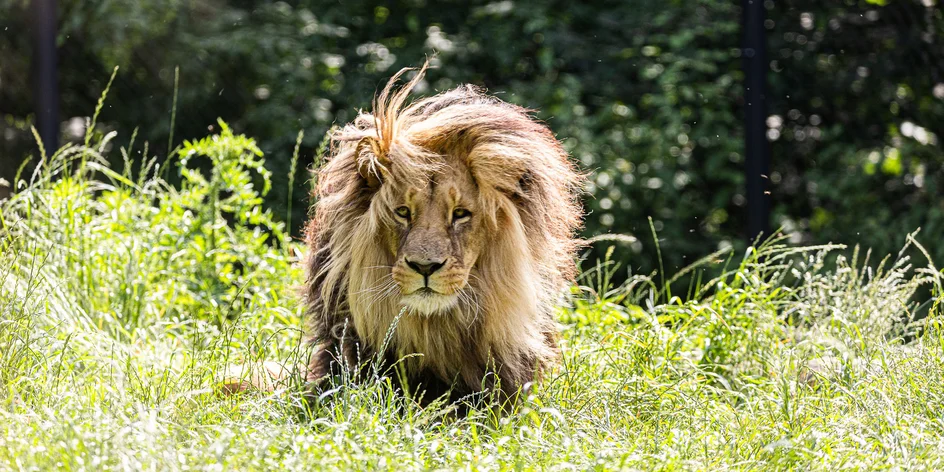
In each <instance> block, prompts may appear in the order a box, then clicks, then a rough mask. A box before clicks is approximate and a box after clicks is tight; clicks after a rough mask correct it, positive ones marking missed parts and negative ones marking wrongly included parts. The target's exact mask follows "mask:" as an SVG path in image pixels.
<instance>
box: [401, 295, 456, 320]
mask: <svg viewBox="0 0 944 472" xmlns="http://www.w3.org/2000/svg"><path fill="white" fill-rule="evenodd" d="M400 303H402V304H403V305H404V306H406V307H407V308H408V309H410V310H411V311H413V312H415V313H419V314H423V315H435V314H439V313H445V312H448V311H449V310H451V309H453V308H454V307H455V306H456V305H457V304H458V303H459V297H458V296H457V295H455V294H452V295H444V294H441V293H438V292H434V291H432V290H429V289H420V290H417V291H415V292H413V293H411V294H409V295H404V296H403V297H402V298H400Z"/></svg>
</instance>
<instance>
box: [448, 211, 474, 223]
mask: <svg viewBox="0 0 944 472" xmlns="http://www.w3.org/2000/svg"><path fill="white" fill-rule="evenodd" d="M470 216H472V212H470V211H469V210H466V209H465V208H456V209H455V210H452V221H459V220H464V219H466V218H468V217H470Z"/></svg>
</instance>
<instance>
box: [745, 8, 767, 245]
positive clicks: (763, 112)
mask: <svg viewBox="0 0 944 472" xmlns="http://www.w3.org/2000/svg"><path fill="white" fill-rule="evenodd" d="M742 8H743V12H742V15H743V16H742V20H743V24H742V28H743V33H744V37H743V54H742V56H743V57H744V100H745V109H744V110H745V112H744V162H745V166H744V170H745V181H746V183H747V195H746V197H747V238H748V240H749V242H753V241H754V239H755V238H757V236H758V235H760V234H763V235H764V236H765V237H766V236H769V235H770V229H769V224H770V196H769V192H768V191H767V181H768V178H767V176H768V175H769V174H770V153H769V149H768V146H767V135H766V134H767V124H766V123H767V96H766V94H767V67H768V66H767V43H766V39H767V38H766V36H765V32H764V15H765V12H764V1H763V0H742Z"/></svg>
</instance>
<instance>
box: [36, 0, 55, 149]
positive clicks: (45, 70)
mask: <svg viewBox="0 0 944 472" xmlns="http://www.w3.org/2000/svg"><path fill="white" fill-rule="evenodd" d="M33 20H34V27H33V98H34V106H35V111H36V128H37V130H38V131H39V136H40V139H42V141H43V146H44V147H45V148H46V153H47V154H52V153H54V152H56V150H57V149H58V148H59V84H58V80H57V73H56V62H57V60H56V59H57V57H56V56H57V51H56V21H57V20H56V0H33Z"/></svg>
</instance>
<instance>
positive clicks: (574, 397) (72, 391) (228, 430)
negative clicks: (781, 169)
mask: <svg viewBox="0 0 944 472" xmlns="http://www.w3.org/2000/svg"><path fill="white" fill-rule="evenodd" d="M221 125H222V124H221ZM222 129H223V132H222V133H221V134H220V135H217V136H214V137H210V138H207V139H205V140H201V141H199V142H195V143H185V144H184V145H183V147H182V152H181V159H180V160H179V161H178V162H179V164H177V166H178V167H176V168H175V169H174V170H173V171H175V172H180V174H181V175H182V177H183V184H182V185H181V186H179V187H178V188H173V187H171V186H169V185H168V184H167V183H166V182H165V181H163V180H162V179H161V178H160V176H161V175H164V172H165V170H164V169H159V168H158V167H157V165H156V164H155V163H154V162H153V161H152V160H149V159H148V155H147V151H146V150H144V152H143V154H141V155H142V156H143V157H141V158H139V162H143V164H142V165H141V166H140V167H141V170H140V171H138V172H136V173H132V172H131V169H132V168H134V167H136V166H134V165H131V161H132V160H133V158H132V156H136V155H139V153H137V152H136V151H135V150H134V149H132V148H131V144H129V145H128V146H127V148H124V147H122V146H119V145H118V144H117V143H116V140H115V137H114V136H113V135H110V136H107V137H106V138H105V140H103V142H102V143H101V144H100V145H97V146H96V147H94V148H87V147H81V146H73V147H67V148H65V149H62V150H60V151H59V152H58V153H57V154H56V155H55V156H50V157H48V158H44V159H43V164H42V165H41V166H40V167H38V168H37V171H36V172H35V173H34V174H32V175H30V176H23V177H22V178H21V179H20V181H18V182H14V183H13V185H14V186H15V193H14V195H13V197H12V198H11V199H10V200H8V201H6V202H4V203H3V204H2V213H0V215H2V222H0V224H2V227H3V229H2V233H0V250H2V252H0V469H6V468H12V469H40V470H46V469H53V468H56V469H66V470H69V469H89V470H104V469H106V468H111V469H127V470H174V469H225V470H232V469H238V470H249V469H267V468H272V469H275V468H285V469H287V470H296V469H358V470H360V469H369V468H377V469H426V468H438V469H456V468H469V469H497V468H505V469H511V468H515V469H518V468H524V469H544V468H550V469H581V470H583V469H588V468H599V469H623V468H629V469H647V470H648V469H707V470H716V469H769V468H777V469H801V470H805V469H825V470H836V469H843V468H884V467H890V468H901V469H909V470H910V469H940V468H942V467H944V462H942V457H944V453H942V452H941V451H944V439H942V438H944V417H942V413H941V412H942V411H944V387H942V382H941V379H942V375H944V329H942V324H941V321H942V318H941V314H940V309H939V306H938V301H937V299H935V300H932V301H930V302H927V303H925V304H923V305H921V306H918V304H917V303H916V302H914V301H912V296H913V294H914V293H915V291H916V290H917V289H918V288H919V287H921V286H928V287H932V289H933V290H934V293H935V294H936V295H940V293H941V278H942V274H941V272H940V271H939V270H938V269H936V268H935V267H934V266H933V265H932V264H931V263H930V262H928V261H922V262H916V261H910V260H908V259H907V258H905V257H903V256H898V257H891V258H888V259H887V260H886V261H885V262H884V263H882V264H881V265H880V266H879V267H880V268H879V269H878V270H875V269H870V268H869V266H870V265H869V264H868V263H867V261H865V259H866V255H865V254H863V253H861V252H859V251H857V250H847V249H845V248H843V247H839V246H828V247H815V248H791V247H788V246H785V245H784V244H782V241H780V240H774V241H771V242H768V243H767V244H765V245H763V246H762V247H760V248H758V249H756V250H750V251H749V252H747V253H745V254H737V255H730V254H721V253H719V254H712V255H710V256H708V257H707V258H706V259H705V260H703V261H700V262H699V264H700V265H701V266H703V267H707V266H711V267H714V268H716V269H717V268H724V270H723V275H721V276H720V277H718V278H716V279H713V280H702V282H701V283H700V284H696V285H693V286H691V287H674V286H673V288H674V289H675V292H678V291H679V290H681V291H682V292H685V293H687V294H689V295H691V296H690V297H686V299H690V301H683V299H680V298H678V297H677V296H673V295H672V294H673V293H675V292H673V291H672V290H669V289H667V287H666V286H665V284H664V283H663V282H662V280H667V281H672V280H673V279H672V277H671V276H672V274H665V277H664V278H663V276H662V275H654V276H650V275H645V276H632V277H629V278H628V279H627V281H626V282H625V283H621V284H619V285H615V284H614V283H613V282H612V280H614V275H615V271H617V270H620V269H619V268H617V267H614V266H613V265H611V264H609V263H608V262H607V261H602V262H601V263H599V264H596V265H594V264H591V263H585V264H584V266H585V269H587V271H586V272H585V274H584V276H583V277H581V279H580V281H579V285H578V286H577V287H574V289H573V290H572V294H571V296H570V297H569V298H568V300H566V301H564V302H562V306H561V308H560V312H559V320H560V322H561V327H562V332H561V343H562V346H563V348H564V358H563V362H562V364H561V366H560V367H559V368H557V369H555V370H554V371H553V372H551V373H550V375H548V377H547V378H545V379H544V380H543V381H542V382H541V383H540V385H538V386H537V388H536V389H535V390H534V393H533V395H532V396H531V397H530V398H529V399H528V400H527V401H525V402H524V403H523V404H522V405H520V407H519V408H517V409H516V410H515V411H513V412H510V413H509V414H507V415H504V416H499V415H496V414H494V413H493V412H491V411H488V410H473V411H472V413H471V414H470V415H469V416H468V417H464V418H455V417H454V416H453V415H451V414H450V413H449V411H448V408H447V406H446V405H441V406H439V407H431V408H426V409H421V408H418V407H417V406H415V405H414V404H413V403H412V402H411V401H409V400H408V399H404V398H402V397H400V396H398V395H397V394H395V393H394V392H393V390H392V389H391V388H389V386H388V385H387V384H386V382H385V381H384V380H383V379H377V380H376V381H375V382H372V383H367V384H364V385H348V384H341V385H338V386H337V388H335V389H329V390H328V391H327V392H326V393H325V394H324V395H322V396H320V397H318V398H307V396H306V393H307V392H306V391H304V390H303V389H301V388H299V387H294V386H293V387H289V388H288V389H286V390H285V391H281V392H279V393H277V394H274V395H243V396H235V397H227V396H221V395H218V394H217V393H216V390H215V388H214V387H215V386H217V385H218V382H219V380H220V378H221V375H222V372H223V369H224V366H226V365H228V364H230V363H233V362H237V361H248V360H260V359H272V360H280V361H285V362H291V361H293V360H294V359H297V357H298V356H301V355H303V354H304V346H302V345H301V342H300V341H301V333H300V331H299V330H300V327H301V317H300V309H299V306H298V300H297V299H296V298H295V297H294V293H295V291H296V286H297V284H299V283H300V281H301V280H302V274H301V272H300V269H299V268H298V266H297V264H296V261H295V260H294V259H293V256H292V254H293V253H294V251H293V249H299V250H301V249H302V248H301V247H297V246H293V243H291V242H290V238H288V237H287V235H286V233H285V230H284V226H283V225H282V224H281V223H278V222H277V221H276V219H275V218H274V217H273V216H272V215H271V214H269V213H267V212H266V211H264V210H263V209H262V208H261V195H262V193H263V192H264V191H265V190H266V189H267V188H268V185H269V184H268V182H269V180H268V179H269V175H268V173H267V172H266V171H265V169H264V167H262V166H261V162H262V161H261V154H260V153H259V152H258V148H257V147H256V146H255V144H254V143H253V142H252V141H251V140H249V139H246V138H244V137H241V136H237V135H234V134H233V133H231V132H229V130H228V129H227V128H226V127H225V125H222ZM132 141H133V140H132ZM108 149H114V150H113V151H112V152H117V153H120V154H121V155H123V156H124V157H125V159H126V161H127V162H128V163H129V165H126V166H125V170H124V171H121V172H118V171H114V170H112V169H110V168H109V167H108V165H107V164H106V160H105V159H104V158H103V156H102V153H104V152H106V150H108ZM902 240H903V244H904V245H908V246H914V247H918V248H920V245H919V244H918V242H917V241H916V240H915V239H914V238H912V237H911V236H907V235H902ZM616 250H619V249H616ZM834 256H837V257H836V258H835V259H836V260H835V261H833V259H831V258H833V257H834ZM827 261H829V263H827ZM696 271H697V269H696ZM696 280H698V279H697V278H696ZM676 295H677V293H676ZM923 313H927V314H928V316H927V317H926V318H924V319H923V320H921V321H916V320H915V318H916V317H917V316H918V314H923ZM460 348H461V346H457V349H460Z"/></svg>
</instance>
